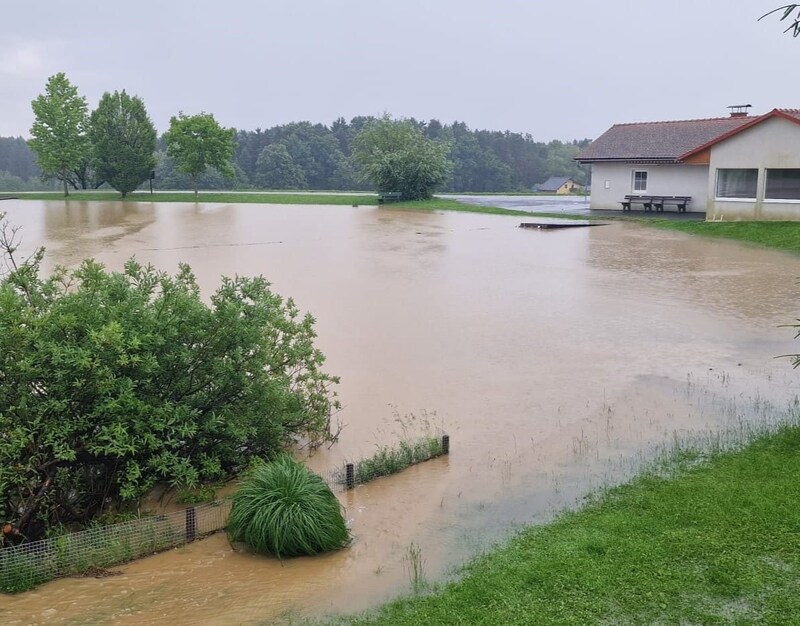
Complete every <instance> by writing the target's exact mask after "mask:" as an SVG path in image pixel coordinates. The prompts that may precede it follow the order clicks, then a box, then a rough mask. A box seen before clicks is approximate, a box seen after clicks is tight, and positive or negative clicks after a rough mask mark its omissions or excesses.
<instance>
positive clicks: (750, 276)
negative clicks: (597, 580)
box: [0, 201, 800, 624]
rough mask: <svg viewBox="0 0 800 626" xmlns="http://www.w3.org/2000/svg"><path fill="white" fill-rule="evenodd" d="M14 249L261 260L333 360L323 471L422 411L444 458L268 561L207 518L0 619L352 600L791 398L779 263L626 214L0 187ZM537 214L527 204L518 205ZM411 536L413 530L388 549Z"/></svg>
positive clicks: (205, 281)
mask: <svg viewBox="0 0 800 626" xmlns="http://www.w3.org/2000/svg"><path fill="white" fill-rule="evenodd" d="M0 208H2V209H3V210H5V211H7V212H8V217H9V218H10V219H11V220H12V221H13V222H14V223H16V224H18V225H22V226H23V230H22V231H21V233H22V234H23V236H24V242H25V245H26V246H27V247H28V249H30V248H32V247H33V245H35V244H38V243H44V244H45V245H46V246H47V248H48V251H49V259H50V261H49V262H51V263H56V262H57V263H65V264H74V263H77V262H78V261H79V260H80V259H81V258H83V257H84V256H87V255H92V256H95V257H96V258H98V259H100V260H102V261H103V262H104V263H106V264H107V265H108V266H109V267H111V268H119V267H121V265H122V263H123V262H124V261H125V259H127V258H128V257H129V256H131V255H135V256H136V257H137V259H139V260H140V261H143V262H151V263H153V264H155V265H157V266H159V267H161V268H164V269H169V270H175V269H176V267H177V264H178V262H179V261H185V262H188V263H189V264H190V265H191V266H192V267H193V269H194V271H195V273H196V274H197V276H198V279H199V281H200V283H201V285H202V287H203V289H204V290H205V292H206V293H209V292H210V291H211V290H212V289H214V288H215V287H216V286H217V284H218V281H219V276H220V275H221V274H229V275H232V274H236V273H239V274H256V273H262V274H264V275H265V276H267V277H268V278H269V279H270V280H271V281H272V282H273V285H274V287H275V289H276V290H277V291H278V292H280V293H282V294H286V295H292V296H293V297H294V298H295V299H296V301H297V302H298V304H299V305H300V307H301V308H303V309H305V310H310V311H312V312H313V313H314V315H315V316H316V318H317V328H318V331H319V346H320V347H321V348H322V350H323V351H324V352H325V354H327V355H328V368H329V370H330V371H331V372H333V373H335V374H338V375H340V376H341V377H342V384H341V386H340V390H339V391H340V395H341V399H342V401H343V404H344V410H343V411H342V412H341V414H340V415H339V416H338V417H339V418H340V419H341V420H342V422H343V423H344V424H345V428H344V430H343V431H342V437H341V442H340V443H339V444H338V445H336V446H334V447H333V448H331V449H330V450H325V451H322V452H320V453H318V454H317V455H316V456H314V457H313V458H312V459H310V463H311V464H312V466H313V467H314V468H315V469H317V470H318V471H324V470H327V469H328V468H330V467H333V466H335V465H337V464H338V463H340V462H342V461H343V460H344V459H357V458H359V457H361V456H365V455H368V454H370V453H371V452H372V451H374V449H375V447H376V445H379V444H384V443H391V442H393V441H396V440H397V439H398V438H399V437H400V436H401V435H402V434H403V432H405V431H408V432H415V431H419V430H421V429H422V428H423V427H424V425H425V424H424V423H428V424H430V425H432V426H434V427H442V428H444V429H445V430H447V431H448V432H449V433H450V435H451V445H452V452H451V454H450V456H449V457H447V458H441V459H437V460H435V461H431V462H429V463H426V464H424V465H421V466H418V467H416V468H412V469H410V470H408V471H406V472H404V473H403V474H401V475H398V476H395V477H392V478H388V479H381V480H379V481H376V482H374V483H371V484H369V485H366V486H363V487H360V488H358V489H356V490H355V491H353V492H350V493H347V494H343V495H342V502H343V504H344V505H345V506H346V507H347V516H348V518H349V519H351V520H352V529H353V533H354V536H355V541H354V543H353V545H352V547H351V548H349V549H347V550H344V551H342V552H340V553H337V554H332V555H328V556H325V557H321V558H308V559H297V560H292V561H287V562H284V563H278V562H276V561H273V560H269V559H265V558H260V557H255V556H252V555H247V554H240V553H235V552H233V551H231V550H230V548H229V546H228V544H227V541H226V539H225V536H224V535H223V534H219V535H216V536H213V537H211V538H208V539H205V540H203V541H198V542H196V543H194V544H192V545H189V546H186V547H183V548H180V549H176V550H172V551H170V552H167V553H164V554H160V555H156V556H154V557H151V558H148V559H143V560H141V561H138V562H135V563H131V564H128V565H125V566H122V567H120V568H119V570H120V571H121V572H122V573H121V574H120V575H118V576H112V577H108V578H103V579H92V578H88V579H65V580H59V581H54V582H51V583H49V584H47V585H44V586H42V587H41V588H39V589H37V590H34V591H32V592H28V593H25V594H21V595H17V596H3V597H0V622H1V623H3V624H107V623H119V624H149V623H150V624H156V623H158V624H161V623H173V624H188V623H203V624H231V623H245V624H250V623H252V624H256V623H272V622H275V621H281V620H286V619H291V618H293V617H297V616H322V615H325V614H327V613H335V612H352V611H358V610H362V609H366V608H369V607H371V606H374V605H376V604H377V603H380V602H382V601H384V600H386V599H389V598H391V597H394V596H396V595H398V594H401V593H406V592H408V591H409V590H410V588H411V582H410V578H411V577H410V570H412V569H413V568H412V567H411V564H410V553H411V552H412V551H413V550H415V549H417V548H418V549H419V551H420V555H421V560H422V564H421V565H422V570H423V574H424V576H425V577H426V578H427V579H429V580H441V579H443V578H444V577H447V576H449V575H451V574H452V572H453V570H454V568H455V567H456V566H457V565H458V564H460V563H462V562H464V560H466V559H468V558H469V557H470V556H472V555H474V554H476V553H479V552H480V551H482V550H485V549H487V548H488V547H490V545H491V544H492V542H493V541H495V540H498V539H500V538H502V537H504V536H507V534H508V533H509V532H510V531H511V530H512V529H513V528H515V527H517V526H518V525H521V524H524V523H529V522H536V521H541V520H546V519H548V518H549V517H551V516H552V515H553V513H554V512H555V511H557V510H558V509H560V508H561V507H563V506H566V505H571V504H574V503H575V501H576V499H577V498H579V497H580V496H581V494H583V493H585V492H586V491H587V490H588V489H590V488H591V487H592V486H596V485H599V484H603V483H604V482H613V481H619V480H622V479H624V478H625V477H626V476H629V475H630V474H631V473H632V472H633V471H635V469H636V467H637V466H638V464H639V463H640V461H641V460H642V459H643V458H646V457H647V456H648V455H649V454H651V453H652V450H653V449H654V448H655V447H657V446H659V445H670V444H671V442H673V441H674V439H675V438H676V437H678V438H685V437H692V436H701V437H706V438H713V436H711V435H701V434H700V435H699V434H698V433H702V432H703V431H704V430H706V429H709V428H710V429H712V430H716V431H719V430H720V429H732V430H733V431H737V432H742V431H746V430H748V429H749V428H751V424H754V423H759V422H761V421H763V420H767V419H775V418H780V417H781V416H782V415H784V414H785V413H786V412H788V411H790V410H793V409H794V408H796V397H797V394H798V393H800V386H799V385H798V383H797V382H796V379H798V376H797V374H796V372H794V371H793V370H792V369H791V367H790V364H789V363H788V362H787V360H785V359H775V358H774V357H775V356H776V355H781V354H785V353H788V352H792V351H795V350H797V349H798V348H800V346H798V345H797V344H796V342H795V341H793V339H792V337H793V331H792V329H787V328H781V327H780V325H781V324H786V323H791V322H792V321H793V320H794V319H795V318H797V317H799V316H798V307H797V291H798V284H797V278H798V276H800V258H798V257H795V256H792V255H788V254H785V253H779V252H770V251H766V250H761V249H757V248H753V247H748V246H745V245H741V244H737V243H733V242H725V241H711V240H705V239H700V238H692V237H690V236H686V235H683V234H680V233H672V232H666V231H661V230H651V229H648V228H646V227H643V226H641V225H636V224H621V223H620V224H611V225H608V226H598V227H593V228H586V229H571V230H564V231H531V230H525V229H519V228H517V225H518V224H519V222H520V221H521V220H520V218H515V217H504V216H490V215H476V214H458V213H442V214H434V213H417V212H403V211H396V210H390V209H386V208H381V209H378V208H374V207H370V208H345V207H314V206H275V205H191V204H175V205H166V204H163V205H158V204H156V205H149V204H147V205H144V204H143V205H136V204H133V203H126V204H124V205H123V204H119V203H109V204H99V203H98V204H84V203H69V204H64V203H60V202H53V203H36V202H14V201H4V202H3V204H2V206H1V207H0ZM542 210H545V209H542ZM412 544H413V547H412Z"/></svg>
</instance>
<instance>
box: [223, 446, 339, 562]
mask: <svg viewBox="0 0 800 626" xmlns="http://www.w3.org/2000/svg"><path fill="white" fill-rule="evenodd" d="M228 535H229V537H230V538H231V540H232V541H241V542H243V543H244V544H245V545H247V546H248V547H249V548H250V549H251V550H253V551H254V552H260V553H262V554H272V555H275V556H277V557H279V558H282V557H291V556H303V555H311V554H319V553H321V552H328V551H330V550H338V549H339V548H342V547H344V546H345V545H347V542H348V541H349V539H350V538H349V533H348V532H347V527H346V525H345V521H344V516H343V515H342V507H341V505H340V504H339V501H338V500H337V499H336V496H335V495H333V492H331V490H330V487H328V485H327V484H326V483H325V481H324V480H322V478H320V477H319V476H317V475H316V474H314V473H313V472H312V471H311V470H309V469H308V468H307V467H306V466H305V465H303V464H302V463H299V462H297V461H295V460H294V459H293V458H292V457H290V456H288V455H283V456H281V457H279V458H277V459H276V460H274V461H272V462H271V463H262V464H260V465H257V466H256V467H255V468H254V469H253V470H252V472H251V473H250V474H249V475H248V476H247V477H246V478H245V480H244V481H243V482H242V484H241V486H240V487H239V489H238V490H237V492H236V493H235V494H234V496H233V508H232V509H231V514H230V517H229V519H228Z"/></svg>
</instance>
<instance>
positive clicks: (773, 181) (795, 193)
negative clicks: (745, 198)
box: [764, 169, 800, 200]
mask: <svg viewBox="0 0 800 626" xmlns="http://www.w3.org/2000/svg"><path fill="white" fill-rule="evenodd" d="M764 199H765V200H800V170H788V169H786V170H784V169H780V170H777V169H776V170H767V184H766V187H765V189H764Z"/></svg>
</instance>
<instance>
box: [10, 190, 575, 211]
mask: <svg viewBox="0 0 800 626" xmlns="http://www.w3.org/2000/svg"><path fill="white" fill-rule="evenodd" d="M18 196H19V198H20V199H21V200H56V201H65V200H66V201H67V202H71V201H75V202H87V201H93V202H101V201H103V202H109V201H122V202H216V203H224V204H237V203H254V204H324V205H327V204H330V205H345V206H352V205H359V206H374V205H377V204H378V196H377V195H372V194H365V195H357V194H353V195H337V194H326V193H259V192H253V193H237V192H212V191H202V192H200V193H199V194H198V195H197V198H195V196H194V194H191V193H178V192H170V191H156V192H155V193H153V194H152V195H151V194H150V193H149V192H143V191H137V192H134V193H130V194H128V196H127V197H126V198H125V199H124V200H122V199H121V198H120V195H119V193H117V192H115V191H75V192H72V193H70V195H69V197H68V198H64V194H63V193H60V192H33V193H21V194H18ZM384 206H385V207H386V208H390V209H400V210H404V211H462V212H465V213H491V214H495V215H529V214H528V213H526V212H524V211H514V210H512V209H501V208H498V207H491V206H477V205H474V204H464V203H462V202H458V201H456V200H449V199H446V198H433V199H432V200H420V201H416V202H392V203H390V204H386V205H384ZM562 217H563V216H562Z"/></svg>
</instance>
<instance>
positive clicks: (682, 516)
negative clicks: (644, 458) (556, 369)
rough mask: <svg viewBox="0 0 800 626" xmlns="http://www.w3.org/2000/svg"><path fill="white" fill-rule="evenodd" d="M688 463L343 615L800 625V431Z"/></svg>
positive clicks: (424, 620) (421, 620)
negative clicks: (420, 586)
mask: <svg viewBox="0 0 800 626" xmlns="http://www.w3.org/2000/svg"><path fill="white" fill-rule="evenodd" d="M683 460H684V461H685V460H686V458H684V459H683ZM681 467H683V469H676V470H674V474H675V475H673V476H671V477H669V478H665V477H661V476H659V475H656V474H654V473H647V474H644V475H642V476H641V477H639V478H638V479H636V480H634V481H633V482H631V483H630V484H627V485H625V486H622V487H617V488H614V489H610V490H608V491H607V492H606V493H604V494H602V495H600V496H598V498H597V499H596V501H595V502H593V503H590V504H588V505H586V506H585V507H584V508H582V509H581V510H579V511H577V512H572V513H567V514H564V515H563V516H561V517H559V518H558V519H557V520H556V521H555V522H553V523H551V524H548V525H544V526H539V527H532V528H529V529H527V530H525V531H523V532H522V533H520V534H519V535H518V536H517V537H515V538H514V539H512V540H511V541H509V542H508V543H507V544H506V545H504V546H503V547H501V548H499V549H497V550H496V551H493V552H492V553H490V554H488V555H487V556H485V557H482V558H479V559H478V560H476V561H475V562H474V563H472V564H471V565H469V566H468V567H467V568H466V570H465V573H464V576H463V578H462V579H460V580H459V581H457V582H453V583H450V584H448V585H446V586H444V587H442V588H439V589H436V590H434V591H433V592H432V594H431V595H428V596H418V597H411V598H407V599H402V600H399V601H396V602H394V603H391V604H388V605H386V606H384V607H382V608H381V609H379V610H378V611H377V612H375V613H372V614H368V615H366V616H358V617H355V618H345V619H344V620H343V621H345V622H346V623H354V624H392V625H402V624H413V625H418V624H470V625H473V624H503V625H504V626H505V625H511V624H536V625H538V624H581V625H583V624H755V623H759V624H791V623H800V593H798V589H800V480H799V478H800V428H797V427H787V428H784V429H783V430H781V431H779V432H778V433H777V434H775V435H770V436H766V437H762V438H759V439H757V440H756V441H755V442H753V443H751V444H750V445H749V446H748V447H746V448H745V449H744V450H742V451H739V452H735V453H731V452H728V453H720V454H717V455H714V456H712V457H711V458H710V459H709V460H706V461H704V462H702V463H699V464H698V463H694V464H692V463H683V464H682V465H681Z"/></svg>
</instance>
